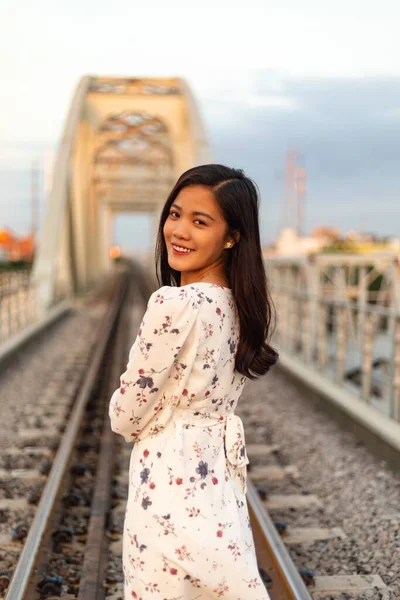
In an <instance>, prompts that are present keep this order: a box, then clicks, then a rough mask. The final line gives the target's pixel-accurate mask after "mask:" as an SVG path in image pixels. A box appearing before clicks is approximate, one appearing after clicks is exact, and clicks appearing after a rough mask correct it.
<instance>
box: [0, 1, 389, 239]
mask: <svg viewBox="0 0 400 600" xmlns="http://www.w3.org/2000/svg"><path fill="white" fill-rule="evenodd" d="M399 22H400V2H398V0H380V1H379V2H377V1H376V0H363V1H356V0H324V1H323V2H321V1H320V0H302V1H301V2H299V1H298V0H279V2H278V1H276V2H271V1H268V0H264V1H259V0H248V1H247V2H246V3H243V2H238V1H236V0H229V1H226V0H213V2H211V1H209V0H202V2H197V3H194V2H187V1H186V2H184V1H183V0H170V1H168V2H162V1H158V2H151V1H148V0H147V1H146V2H141V3H138V2H134V1H132V0H130V1H127V0H113V3H110V2H105V1H104V0H96V1H94V0H80V1H79V2H78V1H77V0H69V1H68V2H63V3H55V2H50V1H49V0H37V1H35V2H34V3H32V2H30V1H29V2H28V0H12V1H9V0H0V57H1V58H0V61H1V73H2V86H1V88H2V89H1V94H0V192H1V196H0V227H2V226H8V227H10V228H12V229H13V230H14V231H15V232H17V233H19V234H25V233H27V232H28V231H29V228H30V223H31V209H30V206H31V200H30V185H31V184H30V177H31V165H32V161H34V160H38V161H39V163H40V165H42V166H43V165H48V164H49V162H50V157H51V154H52V153H54V152H55V151H56V149H57V143H58V140H59V138H60V135H61V132H62V127H63V124H64V120H65V117H66V114H67V110H68V107H69V104H70V102H71V98H72V95H73V92H74V89H75V86H76V84H77V82H78V81H79V79H80V77H81V76H82V75H84V74H93V75H115V76H124V75H125V76H179V77H184V78H185V79H187V81H188V82H189V84H190V86H191V87H192V90H193V92H194V94H195V97H196V99H197V102H198V104H199V106H200V110H201V114H202V117H203V120H204V123H205V127H206V131H207V133H208V137H209V140H210V145H211V150H212V159H213V161H214V162H220V163H223V164H227V165H230V166H234V167H240V168H243V169H245V171H246V173H247V174H248V175H249V176H250V177H252V178H253V179H254V180H255V181H256V183H257V184H258V187H259V189H260V193H261V208H260V220H261V233H262V241H263V242H264V243H270V242H271V241H272V240H273V239H274V238H275V237H276V235H277V234H278V231H279V228H280V227H281V226H282V225H284V224H285V222H284V220H283V217H282V201H283V190H284V171H285V157H286V153H287V151H288V150H289V149H290V148H294V149H295V151H296V152H297V155H298V159H299V162H300V163H301V165H302V166H303V167H305V169H306V172H307V184H308V188H307V199H306V208H305V223H304V232H305V233H310V232H311V230H312V229H313V228H314V227H317V226H320V225H330V226H334V227H337V228H338V229H339V231H340V232H341V233H345V232H347V231H350V230H355V231H369V232H374V233H376V234H378V235H382V236H383V235H384V236H399V235H400V36H399V33H398V24H399ZM44 187H45V186H44V184H43V185H42V188H41V199H40V214H41V215H43V211H44V210H45V198H44V196H45V191H44V189H43V188H44ZM149 232H150V225H149V220H148V219H147V218H146V217H144V216H141V217H138V216H137V215H131V216H129V217H126V216H124V217H123V218H122V217H121V218H118V219H117V222H116V228H115V240H114V241H115V242H118V243H120V244H121V245H122V246H123V247H126V248H129V249H133V250H134V249H137V250H139V249H141V250H146V249H147V248H148V247H149V246H150V243H151V242H150V240H149Z"/></svg>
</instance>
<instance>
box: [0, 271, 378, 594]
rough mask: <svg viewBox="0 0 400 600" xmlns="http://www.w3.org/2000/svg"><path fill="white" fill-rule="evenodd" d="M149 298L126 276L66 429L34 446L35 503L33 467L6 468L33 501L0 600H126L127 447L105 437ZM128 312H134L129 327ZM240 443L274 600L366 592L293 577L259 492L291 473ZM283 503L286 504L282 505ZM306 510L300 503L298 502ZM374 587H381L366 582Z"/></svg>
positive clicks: (9, 546) (0, 569)
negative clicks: (49, 443) (37, 465)
mask: <svg viewBox="0 0 400 600" xmlns="http://www.w3.org/2000/svg"><path fill="white" fill-rule="evenodd" d="M136 275H138V274H136ZM138 288H140V291H139V289H138ZM147 293H148V290H147V289H146V284H145V282H144V280H143V278H142V279H141V280H140V279H139V280H138V279H136V284H133V278H132V276H131V277H128V276H126V277H122V278H121V280H120V282H119V287H118V291H117V292H116V293H115V298H114V300H113V302H112V304H111V305H110V307H109V309H108V311H107V314H106V317H105V319H104V322H103V324H102V327H101V331H100V335H99V338H98V340H97V342H96V350H95V353H94V355H93V356H92V358H91V362H90V365H89V368H87V370H86V374H85V378H84V380H82V381H80V382H79V392H78V394H77V397H76V398H75V402H74V405H73V407H72V409H71V411H70V414H69V418H68V421H67V422H66V424H65V425H63V426H62V427H61V429H63V430H64V431H63V435H62V437H60V439H59V440H58V442H56V443H58V449H57V451H56V452H55V451H52V449H51V447H50V448H43V446H41V445H38V446H36V451H35V450H34V448H32V447H31V452H32V455H33V456H35V454H37V455H39V454H40V452H42V454H43V455H44V457H45V461H44V463H43V462H42V463H41V464H46V465H47V467H46V468H44V467H42V469H43V473H42V474H41V477H42V478H45V484H44V488H43V490H42V491H41V495H40V492H38V491H37V490H35V489H32V487H34V486H32V485H31V484H30V483H29V482H30V481H33V480H34V481H35V484H36V483H37V477H38V474H37V473H35V474H33V473H32V469H31V470H30V471H31V472H30V473H28V474H27V472H26V470H25V472H22V471H21V472H20V473H18V472H17V471H16V470H15V469H14V470H13V469H9V476H10V478H14V479H15V480H16V481H17V480H18V478H19V477H21V478H22V479H24V478H25V479H24V482H25V484H26V486H25V489H26V491H27V492H29V493H30V494H31V495H32V498H33V499H34V497H35V494H36V499H38V498H39V495H40V499H39V502H38V504H37V507H36V508H35V510H34V513H35V514H34V516H33V517H32V521H31V522H29V519H26V518H25V521H24V520H22V521H21V520H20V522H19V523H16V524H15V526H14V528H13V530H12V533H11V537H10V536H9V537H10V539H9V540H6V539H4V536H3V539H0V552H1V556H0V596H1V597H6V599H7V600H22V599H26V600H31V599H34V598H35V599H37V598H46V597H47V598H53V597H59V596H62V597H63V598H67V599H69V598H71V599H72V598H78V599H81V600H91V599H95V598H96V599H100V598H102V599H103V598H105V597H107V599H108V600H118V599H120V598H121V599H122V598H123V576H122V566H121V554H122V526H123V519H124V513H125V501H126V498H127V483H128V469H129V457H130V450H131V446H130V445H129V444H126V443H124V442H123V441H122V439H120V438H118V436H115V435H114V434H113V433H112V432H111V429H110V427H109V419H108V411H107V408H108V402H109V398H110V395H111V392H112V391H113V390H114V388H115V382H116V381H117V380H118V377H119V375H120V373H121V368H122V367H123V366H124V364H125V361H126V353H127V348H128V345H129V343H130V341H131V334H130V331H135V328H136V329H137V327H136V326H137V325H138V320H139V319H140V318H141V315H142V312H143V308H142V307H143V297H145V296H146V295H147ZM132 306H133V309H134V314H136V321H135V320H134V321H133V323H132ZM135 311H136V312H135ZM246 435H247V437H248V452H249V456H250V459H251V461H252V463H251V468H250V469H249V476H250V477H249V478H250V480H253V483H252V481H249V485H248V504H249V512H250V517H251V521H252V528H253V533H254V538H255V542H256V549H257V557H258V561H259V567H260V572H261V574H262V577H263V579H264V582H265V584H266V587H267V589H268V590H269V592H270V594H271V598H272V600H286V599H291V600H309V599H310V598H313V599H314V600H317V599H319V598H322V597H330V596H329V594H330V595H331V596H332V595H333V596H334V597H338V598H339V597H340V595H337V594H340V593H344V592H345V593H347V592H348V590H349V589H350V588H351V589H350V591H351V590H352V591H353V592H355V593H358V592H361V591H362V589H365V586H364V588H362V585H361V584H365V585H366V584H367V583H368V582H366V581H362V582H361V584H360V585H361V587H360V585H359V586H358V587H357V585H356V582H355V581H350V580H349V579H348V580H347V587H346V584H345V582H343V581H342V582H341V585H342V588H338V579H337V578H336V583H335V584H334V582H333V579H332V580H330V581H329V582H328V581H327V578H325V579H324V581H323V578H318V577H316V576H315V574H313V573H306V572H303V573H301V574H300V573H299V572H298V570H297V569H296V567H295V566H294V564H293V562H292V559H291V557H290V550H288V547H289V548H290V536H288V535H287V531H286V527H285V526H284V524H282V523H280V524H278V523H275V524H274V523H273V520H272V519H271V517H270V515H269V513H268V505H271V502H272V504H273V502H275V503H276V502H277V499H276V498H275V499H274V498H271V497H269V496H268V494H267V493H266V492H265V491H264V490H263V489H258V490H257V488H256V485H258V484H259V483H260V482H261V483H265V481H266V480H268V478H269V477H274V473H275V477H276V476H277V473H278V474H279V473H280V475H278V476H282V477H289V478H290V477H297V475H298V474H297V471H296V469H295V468H294V467H292V468H281V467H280V466H279V465H277V466H275V467H273V468H272V467H271V465H270V466H268V467H265V466H263V464H262V463H263V460H264V459H265V458H266V457H271V456H272V455H273V453H274V449H271V448H270V447H268V446H266V445H265V444H256V443H252V439H251V437H252V432H251V429H250V431H249V427H247V431H246ZM50 439H53V438H51V437H50ZM53 441H54V440H53ZM249 441H250V443H249ZM42 458H43V457H42ZM253 461H254V462H255V464H254V466H253ZM257 463H258V464H257ZM100 467H101V468H100ZM274 469H275V470H274ZM46 471H47V472H46ZM282 473H284V474H283V475H282ZM2 475H4V473H2ZM34 475H35V476H34ZM29 477H31V478H32V479H29ZM35 477H36V478H35ZM3 481H4V479H3ZM308 500H309V499H308ZM294 501H295V500H294V499H293V497H292V498H287V499H286V505H287V504H288V503H289V505H290V503H291V502H294ZM280 502H281V504H282V503H283V504H285V499H283V498H281V499H280ZM296 502H299V499H297V500H296ZM300 502H301V501H300ZM278 504H279V501H278ZM303 504H304V505H306V504H307V501H304V499H303ZM5 506H6V502H4V507H5ZM18 506H20V507H21V508H20V509H18ZM29 506H30V507H32V506H34V504H33V505H30V504H27V502H26V499H25V498H21V499H20V502H19V503H18V500H16V499H15V498H13V499H12V500H11V501H10V503H9V506H8V509H9V510H14V511H16V513H18V511H19V510H22V511H23V510H24V509H27V510H29ZM0 507H1V503H0ZM0 509H1V508H0ZM279 532H280V533H279ZM292 533H293V532H292ZM297 533H298V534H299V532H297ZM336 533H337V534H338V533H339V532H338V531H337V532H336ZM18 535H19V539H18ZM339 537H340V536H339ZM285 538H286V539H285ZM13 557H14V558H13ZM371 581H372V582H373V583H375V584H377V583H379V582H378V580H377V579H376V578H374V577H373V576H372V577H371V578H370V582H371ZM306 583H307V585H306ZM359 583H360V582H359ZM329 585H331V587H329ZM334 585H336V588H334ZM332 586H333V587H332ZM335 594H336V596H335ZM342 597H343V596H342ZM241 600H245V599H244V598H243V599H241Z"/></svg>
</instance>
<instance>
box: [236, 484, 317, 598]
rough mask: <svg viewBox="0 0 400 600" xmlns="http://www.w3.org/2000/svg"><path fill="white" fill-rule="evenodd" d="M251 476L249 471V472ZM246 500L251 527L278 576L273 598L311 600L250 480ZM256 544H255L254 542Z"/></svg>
mask: <svg viewBox="0 0 400 600" xmlns="http://www.w3.org/2000/svg"><path fill="white" fill-rule="evenodd" d="M250 477H251V473H250ZM247 502H248V505H249V512H250V518H251V523H252V529H253V531H254V534H255V536H254V537H255V539H256V538H258V539H259V540H260V543H261V544H262V546H263V547H264V548H265V549H266V552H267V554H268V558H269V559H270V560H271V561H272V565H273V570H274V572H276V573H277V577H278V578H279V585H278V588H279V590H278V591H277V594H274V598H276V599H277V600H278V598H279V599H282V600H283V599H285V600H312V599H311V596H310V594H309V592H308V590H307V588H306V585H305V583H304V581H303V580H302V578H301V577H300V574H299V572H298V570H297V568H296V566H295V565H294V563H293V561H292V559H291V558H290V555H289V552H288V551H287V549H286V547H285V544H284V543H283V541H282V538H281V536H280V535H279V533H278V532H277V530H276V528H275V526H274V524H273V522H272V521H271V518H270V516H269V514H268V512H267V510H266V508H265V506H264V505H263V503H262V501H261V500H260V497H259V495H258V493H257V491H256V488H255V487H254V484H253V483H252V482H251V481H248V483H247ZM256 545H257V544H256Z"/></svg>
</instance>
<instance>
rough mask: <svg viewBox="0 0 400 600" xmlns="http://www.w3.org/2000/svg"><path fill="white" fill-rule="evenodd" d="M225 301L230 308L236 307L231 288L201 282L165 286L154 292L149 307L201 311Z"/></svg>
mask: <svg viewBox="0 0 400 600" xmlns="http://www.w3.org/2000/svg"><path fill="white" fill-rule="evenodd" d="M224 301H226V302H227V305H229V306H231V305H232V306H233V305H234V302H233V296H232V291H231V290H230V289H229V288H225V287H221V286H219V285H216V284H211V283H205V282H199V283H190V284H187V285H183V286H169V285H164V286H162V287H160V288H159V289H158V290H156V291H155V292H153V294H152V295H151V297H150V301H149V305H150V304H158V305H163V306H167V304H168V305H174V306H181V307H183V306H188V307H189V306H190V307H191V308H193V309H196V310H199V309H200V308H201V307H203V306H204V307H210V306H213V305H215V304H220V303H221V302H224Z"/></svg>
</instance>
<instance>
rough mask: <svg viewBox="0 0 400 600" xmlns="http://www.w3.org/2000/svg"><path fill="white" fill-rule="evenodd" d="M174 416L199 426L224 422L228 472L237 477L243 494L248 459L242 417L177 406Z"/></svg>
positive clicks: (245, 490)
mask: <svg viewBox="0 0 400 600" xmlns="http://www.w3.org/2000/svg"><path fill="white" fill-rule="evenodd" d="M174 416H175V417H177V418H182V420H183V421H185V422H186V423H189V424H191V425H197V426H201V427H208V426H213V425H217V424H218V423H221V424H223V423H224V425H225V427H224V445H225V455H226V458H227V461H228V468H229V473H230V475H231V476H235V477H237V478H238V480H239V481H240V484H241V487H242V490H243V493H244V494H245V493H246V492H247V465H248V464H249V459H248V457H247V453H246V442H245V437H244V428H243V423H242V419H241V418H240V417H238V415H235V414H234V413H229V414H228V415H220V414H218V413H200V412H194V411H191V410H188V409H179V408H177V409H175V411H174Z"/></svg>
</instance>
